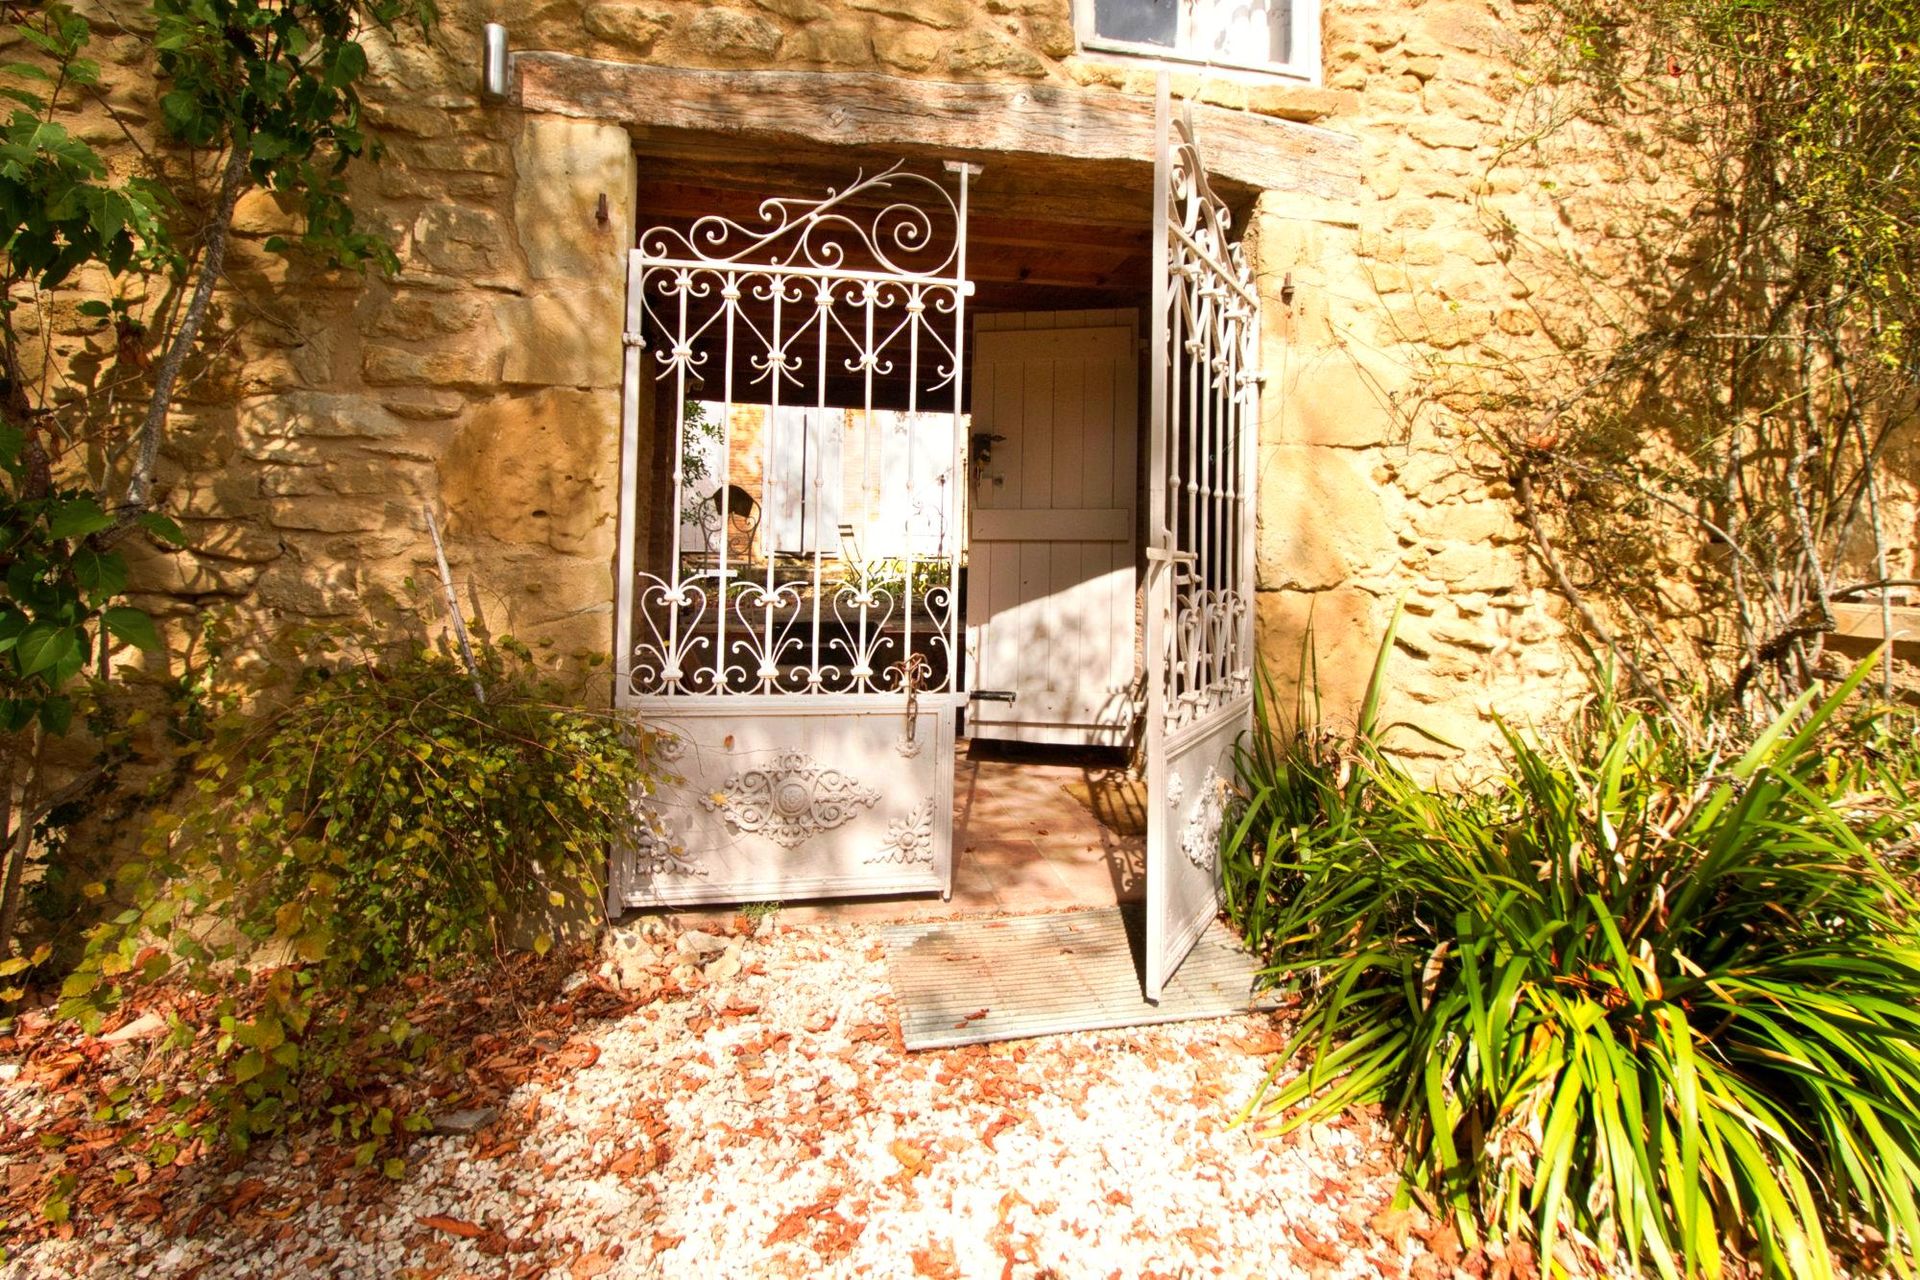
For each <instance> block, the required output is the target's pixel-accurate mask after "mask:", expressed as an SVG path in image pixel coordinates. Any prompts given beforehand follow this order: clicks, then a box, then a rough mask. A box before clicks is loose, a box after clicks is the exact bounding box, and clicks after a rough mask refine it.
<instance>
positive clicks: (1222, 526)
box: [1145, 76, 1260, 1000]
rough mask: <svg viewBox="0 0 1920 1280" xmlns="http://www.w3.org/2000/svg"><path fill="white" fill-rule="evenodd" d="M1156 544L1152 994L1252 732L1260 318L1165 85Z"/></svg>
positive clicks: (1189, 910)
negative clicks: (1241, 742) (1238, 749)
mask: <svg viewBox="0 0 1920 1280" xmlns="http://www.w3.org/2000/svg"><path fill="white" fill-rule="evenodd" d="M1156 132H1157V142H1158V150H1157V152H1156V155H1155V163H1154V194H1155V206H1154V241H1153V244H1154V248H1153V253H1154V276H1153V300H1152V317H1151V322H1152V334H1151V338H1150V346H1149V349H1148V351H1149V354H1148V359H1149V360H1150V361H1151V369H1150V379H1149V386H1150V394H1151V397H1152V403H1151V417H1150V427H1149V438H1148V448H1149V450H1150V453H1149V463H1148V483H1147V499H1148V520H1149V524H1148V544H1147V635H1146V645H1147V651H1146V669H1147V724H1146V760H1147V793H1148V807H1147V943H1146V945H1147V954H1146V975H1145V976H1146V982H1145V989H1146V996H1147V998H1148V999H1149V1000H1158V999H1159V998H1160V992H1161V989H1162V987H1163V986H1164V985H1165V984H1166V981H1167V979H1168V978H1169V977H1170V976H1171V975H1172V974H1173V971H1174V970H1175V969H1176V968H1178V967H1179V964H1180V962H1181V960H1183V959H1184V958H1185V957H1186V955H1187V952H1188V951H1189V950H1191V949H1192V947H1193V944H1194V942H1195V941H1197V940H1198V939H1199V937H1200V934H1201V932H1202V931H1203V930H1204V929H1205V928H1206V926H1207V924H1208V922H1209V921H1210V920H1211V919H1212V918H1213V916H1214V914H1215V912H1216V911H1217V910H1218V909H1219V904H1220V870H1219V842H1220V828H1221V824H1222V821H1223V818H1224V816H1225V808H1226V804H1227V800H1228V795H1229V792H1230V788H1231V786H1232V781H1233V744H1234V741H1235V739H1236V738H1238V737H1239V735H1240V734H1241V733H1242V732H1244V731H1245V730H1246V729H1247V728H1248V726H1249V725H1250V724H1251V722H1252V708H1253V689H1252V664H1253V586H1254V582H1253V552H1254V543H1253V535H1254V510H1255V508H1254V505H1253V490H1254V461H1255V457H1254V447H1255V443H1256V437H1257V434H1258V430H1259V394H1260V393H1259V375H1258V373H1257V371H1256V357H1257V355H1258V352H1259V333H1260V309H1259V295H1258V294H1257V293H1256V292H1255V287H1254V279H1253V273H1252V272H1251V271H1250V270H1248V268H1247V263H1246V259H1245V257H1244V255H1243V254H1242V252H1241V248H1240V244H1239V242H1238V240H1237V239H1236V238H1234V236H1233V235H1232V222H1231V214H1230V211H1229V210H1228V208H1227V206H1226V203H1225V202H1224V201H1222V200H1221V199H1220V198H1219V197H1218V196H1216V195H1215V194H1214V192H1213V190H1212V189H1211V188H1210V187H1209V186H1208V183H1207V172H1206V167H1205V165H1204V164H1203V163H1202V161H1201V155H1200V148H1199V145H1198V142H1197V140H1196V139H1195V137H1194V133H1193V128H1192V125H1191V122H1190V121H1188V120H1184V119H1183V120H1174V119H1173V118H1172V110H1171V104H1170V101H1169V94H1168V89H1167V81H1166V78H1165V77H1164V76H1163V77H1161V80H1160V85H1159V92H1158V102H1157V110H1156Z"/></svg>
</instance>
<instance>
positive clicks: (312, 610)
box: [254, 556, 366, 618]
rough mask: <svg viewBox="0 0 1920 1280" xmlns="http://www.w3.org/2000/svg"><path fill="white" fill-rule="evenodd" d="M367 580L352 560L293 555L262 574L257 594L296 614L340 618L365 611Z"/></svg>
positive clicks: (283, 611) (270, 604) (277, 608)
mask: <svg viewBox="0 0 1920 1280" xmlns="http://www.w3.org/2000/svg"><path fill="white" fill-rule="evenodd" d="M365 594H366V584H365V582H364V581H363V579H362V575H361V571H360V570H359V569H358V568H357V567H356V566H355V565H354V564H353V563H352V562H350V561H340V560H333V559H326V560H321V559H319V558H316V559H315V560H314V561H313V562H312V563H308V562H306V561H305V560H304V559H296V558H294V557H292V556H289V557H287V558H286V559H284V560H281V561H279V562H278V563H276V564H274V565H273V566H272V567H271V568H269V569H268V570H267V571H266V572H264V573H262V574H261V575H260V581H259V583H258V584H257V585H256V586H255V588H254V595H255V597H256V598H257V599H258V600H259V601H260V603H262V604H264V605H265V606H267V607H268V608H269V609H272V610H275V611H276V612H278V613H280V614H282V615H283V616H287V617H293V618H337V617H344V616H347V615H350V614H357V613H359V612H361V610H362V609H363V607H364V603H365Z"/></svg>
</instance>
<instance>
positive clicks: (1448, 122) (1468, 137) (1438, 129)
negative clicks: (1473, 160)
mask: <svg viewBox="0 0 1920 1280" xmlns="http://www.w3.org/2000/svg"><path fill="white" fill-rule="evenodd" d="M1407 133H1408V135H1409V136H1411V137H1412V138H1413V140H1414V141H1416V142H1418V143H1419V144H1420V145H1421V146H1423V147H1452V148H1455V149H1457V150H1465V151H1471V150H1473V149H1474V148H1475V147H1477V146H1479V145H1480V144H1481V143H1482V142H1484V141H1486V140H1487V133H1486V131H1485V130H1483V129H1482V128H1481V127H1480V126H1479V125H1477V124H1474V123H1473V122H1472V121H1469V120H1457V119H1452V118H1448V117H1436V118H1434V119H1429V120H1415V121H1413V122H1411V123H1410V124H1408V125H1407Z"/></svg>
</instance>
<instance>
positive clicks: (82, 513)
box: [48, 498, 113, 538]
mask: <svg viewBox="0 0 1920 1280" xmlns="http://www.w3.org/2000/svg"><path fill="white" fill-rule="evenodd" d="M112 524H113V517H112V516H110V515H108V514H107V513H106V512H104V511H102V510H101V509H100V504H99V503H97V502H95V501H94V500H93V499H92V498H73V499H69V500H68V501H66V502H63V503H61V504H60V505H59V506H57V507H55V508H54V512H53V518H52V520H51V521H49V523H48V532H50V533H51V534H52V535H53V536H54V537H56V538H84V537H86V536H87V535H88V534H90V533H98V532H100V531H101V530H102V529H106V528H110V527H111V526H112Z"/></svg>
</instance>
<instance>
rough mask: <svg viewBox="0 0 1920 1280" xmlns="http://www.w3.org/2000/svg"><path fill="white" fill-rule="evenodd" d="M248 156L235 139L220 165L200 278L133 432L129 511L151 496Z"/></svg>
mask: <svg viewBox="0 0 1920 1280" xmlns="http://www.w3.org/2000/svg"><path fill="white" fill-rule="evenodd" d="M251 159H252V151H251V150H250V148H248V146H247V144H246V143H244V142H235V143H234V145H233V150H232V151H231V152H230V153H228V155H227V164H226V167H225V168H224V169H223V170H222V171H221V174H220V200H219V203H218V204H217V205H216V206H215V208H214V213H213V220H212V222H211V223H210V224H209V225H208V227H207V242H206V252H205V253H204V254H202V255H201V258H200V278H199V279H198V280H197V281H195V282H194V288H193V296H192V297H191V298H190V299H189V300H188V302H187V309H186V311H184V312H183V313H182V314H181V316H180V327H179V328H177V329H175V330H174V331H173V340H172V342H171V343H170V344H169V345H168V347H167V351H166V354H165V355H164V356H162V357H161V360H160V365H159V368H158V370H157V371H156V372H155V374H154V380H153V398H152V399H151V400H150V401H148V402H147V416H146V418H145V419H143V420H142V421H141V423H140V433H139V435H138V437H136V448H135V451H134V457H133V474H132V475H131V476H130V477H128V479H127V501H126V505H127V509H128V513H129V514H130V515H137V514H139V513H140V512H142V511H145V510H146V509H147V504H148V502H149V501H151V499H152V496H153V468H154V464H155V463H156V462H158V461H159V458H160V437H161V435H162V434H163V433H164V431H165V428H166V424H167V412H168V410H169V409H170V408H171V407H172V403H173V389H174V387H175V386H176V385H177V384H178V383H179V381H180V370H181V369H182V368H183V367H184V366H185V365H186V362H187V356H188V354H189V353H191V352H192V350H193V347H194V344H195V343H196V342H198V341H199V338H200V326H201V325H202V324H204V323H205V322H206V319H207V308H208V307H209V306H210V305H211V304H212V302H213V291H214V288H215V286H216V285H218V284H219V281H220V271H221V268H222V266H223V265H224V264H225V262H226V256H227V237H228V235H229V234H230V233H231V229H232V225H233V209H234V206H235V205H236V204H238V203H239V202H240V196H241V193H242V192H244V191H245V190H246V189H247V187H248V185H249V175H248V170H247V166H248V162H249V161H250V160H251Z"/></svg>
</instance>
